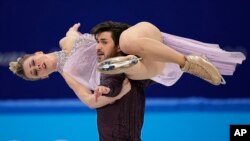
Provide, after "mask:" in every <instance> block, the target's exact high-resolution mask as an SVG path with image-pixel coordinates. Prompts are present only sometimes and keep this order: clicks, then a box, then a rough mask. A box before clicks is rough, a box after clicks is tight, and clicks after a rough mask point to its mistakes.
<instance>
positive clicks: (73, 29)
mask: <svg viewBox="0 0 250 141" xmlns="http://www.w3.org/2000/svg"><path fill="white" fill-rule="evenodd" d="M80 26H81V24H80V23H76V24H74V25H73V26H72V27H70V28H69V30H68V31H67V33H66V37H68V36H74V37H78V36H79V35H80V34H81V33H80V32H79V31H78V29H79V27H80Z"/></svg>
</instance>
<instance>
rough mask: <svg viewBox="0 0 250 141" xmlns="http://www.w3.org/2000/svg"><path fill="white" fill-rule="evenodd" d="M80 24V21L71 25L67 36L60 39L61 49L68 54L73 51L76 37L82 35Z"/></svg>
mask: <svg viewBox="0 0 250 141" xmlns="http://www.w3.org/2000/svg"><path fill="white" fill-rule="evenodd" d="M80 25H81V24H80V23H76V24H74V25H73V26H72V27H70V28H69V30H68V31H67V33H66V36H65V37H63V38H62V39H61V40H60V41H59V45H60V47H61V49H62V50H63V51H64V52H65V53H66V54H68V53H70V52H71V50H72V48H73V47H74V43H75V41H76V39H77V38H78V37H79V36H80V35H81V33H80V32H79V31H78V29H79V27H80Z"/></svg>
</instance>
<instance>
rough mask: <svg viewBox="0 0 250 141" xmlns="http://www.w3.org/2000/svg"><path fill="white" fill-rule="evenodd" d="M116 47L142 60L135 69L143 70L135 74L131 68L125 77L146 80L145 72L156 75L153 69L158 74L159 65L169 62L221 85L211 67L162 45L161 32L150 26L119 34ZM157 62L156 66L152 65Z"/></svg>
mask: <svg viewBox="0 0 250 141" xmlns="http://www.w3.org/2000/svg"><path fill="white" fill-rule="evenodd" d="M119 44H120V48H121V50H122V51H123V52H125V53H127V54H133V55H137V56H139V57H141V58H143V61H141V62H140V63H141V64H140V65H138V66H139V67H140V68H143V69H141V70H140V71H135V69H134V70H133V67H132V68H130V71H129V70H125V73H126V74H131V76H135V75H139V74H140V75H141V76H143V75H145V76H149V75H148V72H151V74H150V75H152V74H155V73H158V72H157V71H155V70H154V69H155V68H158V67H159V68H158V69H157V70H160V69H161V67H162V66H163V64H162V63H159V62H164V63H167V62H171V63H176V64H179V65H180V68H182V70H183V71H185V72H188V73H191V74H193V75H196V76H198V77H200V78H202V79H204V80H206V81H208V82H210V83H212V84H214V85H219V84H220V83H221V78H222V77H221V75H220V73H219V72H218V70H217V69H216V68H215V67H214V66H213V65H212V64H211V63H209V62H208V61H207V60H205V59H203V58H201V57H199V56H184V55H183V54H181V53H179V52H177V51H176V50H173V49H172V48H170V47H168V46H167V45H165V44H163V37H162V34H161V32H160V30H159V29H158V28H157V27H155V26H154V25H152V24H150V23H147V22H141V23H138V24H136V25H134V26H132V27H130V28H129V29H127V30H126V31H124V32H123V33H122V34H121V37H120V42H119ZM156 62H157V63H159V64H158V65H155V63H156ZM154 65H155V66H154ZM134 68H136V66H134ZM158 74H159V73H158Z"/></svg>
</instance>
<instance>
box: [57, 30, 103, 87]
mask: <svg viewBox="0 0 250 141" xmlns="http://www.w3.org/2000/svg"><path fill="white" fill-rule="evenodd" d="M95 46H96V41H95V39H94V37H93V36H92V35H91V34H82V35H81V36H79V37H78V38H77V39H76V41H75V43H74V47H73V48H72V51H71V52H70V53H69V54H66V53H65V52H64V51H59V52H56V53H55V54H56V56H57V59H58V61H57V71H59V72H66V73H68V74H69V75H70V76H71V77H73V78H74V79H75V80H76V81H78V82H79V83H81V84H82V85H84V86H86V87H87V88H88V89H91V90H94V89H95V88H96V86H97V85H99V83H100V74H99V73H98V72H97V71H96V65H97V55H96V50H95Z"/></svg>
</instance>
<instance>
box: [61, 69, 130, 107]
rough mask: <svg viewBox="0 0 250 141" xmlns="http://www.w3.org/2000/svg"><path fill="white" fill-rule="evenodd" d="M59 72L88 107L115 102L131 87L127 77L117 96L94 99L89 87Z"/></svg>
mask: <svg viewBox="0 0 250 141" xmlns="http://www.w3.org/2000/svg"><path fill="white" fill-rule="evenodd" d="M61 74H62V76H63V78H64V79H65V81H66V82H67V84H68V85H69V87H70V88H71V89H72V90H73V91H74V92H75V94H76V95H77V96H78V98H79V99H80V100H81V101H82V102H83V103H85V104H86V105H87V106H88V107H90V108H99V107H102V106H105V105H107V104H111V103H113V102H115V101H116V100H118V99H120V98H122V97H123V96H124V95H125V94H127V93H128V92H129V91H130V89H131V84H130V83H129V81H128V80H127V79H125V80H124V82H123V88H122V90H121V92H120V94H119V95H118V96H116V97H106V96H100V97H99V98H98V101H96V97H95V95H94V94H92V92H91V91H90V90H89V89H87V88H86V87H85V86H83V85H81V84H80V83H78V82H77V81H76V80H74V79H73V78H72V77H71V76H70V75H68V74H67V73H65V72H63V73H61Z"/></svg>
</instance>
